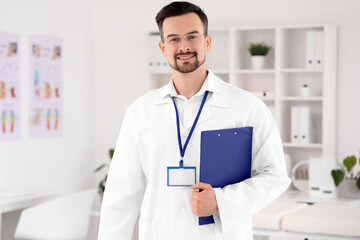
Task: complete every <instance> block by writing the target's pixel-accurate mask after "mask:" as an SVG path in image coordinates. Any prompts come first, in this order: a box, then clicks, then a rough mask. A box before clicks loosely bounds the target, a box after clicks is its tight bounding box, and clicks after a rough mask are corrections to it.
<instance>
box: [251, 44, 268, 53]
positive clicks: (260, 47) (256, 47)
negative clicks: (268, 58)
mask: <svg viewBox="0 0 360 240" xmlns="http://www.w3.org/2000/svg"><path fill="white" fill-rule="evenodd" d="M270 48H271V47H270V46H266V45H265V44H263V43H250V45H249V47H248V50H249V51H250V54H251V56H265V55H266V54H267V53H268V51H269V50H270Z"/></svg>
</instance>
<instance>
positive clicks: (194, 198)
mask: <svg viewBox="0 0 360 240" xmlns="http://www.w3.org/2000/svg"><path fill="white" fill-rule="evenodd" d="M191 189H193V190H198V189H202V190H203V191H202V192H198V191H193V192H192V193H191V197H190V204H191V208H192V212H193V213H194V214H195V215H196V216H198V217H207V216H211V215H213V214H214V213H217V212H219V209H218V205H217V202H216V197H215V190H214V189H213V188H212V186H211V185H210V184H207V183H202V182H198V183H197V184H195V185H192V186H191Z"/></svg>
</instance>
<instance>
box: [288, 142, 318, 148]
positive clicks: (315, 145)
mask: <svg viewBox="0 0 360 240" xmlns="http://www.w3.org/2000/svg"><path fill="white" fill-rule="evenodd" d="M283 147H287V148H319V149H321V148H322V144H321V143H306V144H304V143H302V144H301V143H291V142H284V143H283Z"/></svg>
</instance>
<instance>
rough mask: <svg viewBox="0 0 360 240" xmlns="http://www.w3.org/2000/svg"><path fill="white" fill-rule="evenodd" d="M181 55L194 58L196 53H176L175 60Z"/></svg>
mask: <svg viewBox="0 0 360 240" xmlns="http://www.w3.org/2000/svg"><path fill="white" fill-rule="evenodd" d="M182 55H194V56H195V57H196V56H197V53H196V52H186V53H177V54H175V58H177V57H179V56H182Z"/></svg>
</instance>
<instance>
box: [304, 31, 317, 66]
mask: <svg viewBox="0 0 360 240" xmlns="http://www.w3.org/2000/svg"><path fill="white" fill-rule="evenodd" d="M314 58H315V32H314V31H307V32H306V68H307V69H313V68H314V67H315V66H314Z"/></svg>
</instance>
